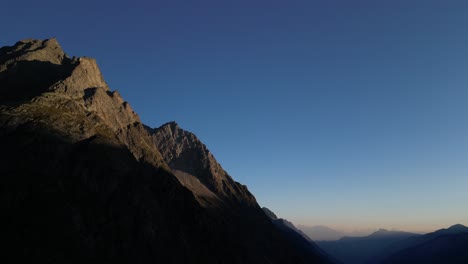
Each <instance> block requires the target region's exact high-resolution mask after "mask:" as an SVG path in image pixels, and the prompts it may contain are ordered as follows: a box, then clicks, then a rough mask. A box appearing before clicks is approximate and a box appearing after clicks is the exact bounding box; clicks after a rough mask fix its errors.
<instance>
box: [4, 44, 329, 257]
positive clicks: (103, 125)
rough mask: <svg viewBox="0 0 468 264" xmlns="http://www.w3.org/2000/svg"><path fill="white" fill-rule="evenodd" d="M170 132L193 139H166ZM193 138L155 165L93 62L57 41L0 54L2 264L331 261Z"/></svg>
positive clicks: (154, 154)
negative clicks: (283, 224) (290, 234)
mask: <svg viewBox="0 0 468 264" xmlns="http://www.w3.org/2000/svg"><path fill="white" fill-rule="evenodd" d="M163 127H164V126H163ZM169 130H170V131H171V133H173V134H177V133H179V134H180V135H181V138H182V139H184V138H190V137H192V136H190V135H193V134H190V133H189V132H183V133H182V132H181V131H179V130H178V129H172V127H167V128H165V129H163V130H161V131H167V132H169ZM177 131H178V132H177ZM161 135H164V133H162V134H161ZM193 137H194V136H193ZM193 137H192V139H191V140H192V141H187V144H182V145H180V144H179V143H178V141H177V140H178V138H179V137H175V138H176V139H177V140H175V141H174V143H171V141H170V140H168V141H166V142H165V143H164V142H162V141H156V142H159V143H162V144H163V145H158V147H161V152H162V153H163V155H161V152H160V151H159V150H158V147H157V144H156V143H155V138H154V137H153V136H151V135H150V134H149V133H148V131H147V130H146V128H145V127H144V126H143V124H142V123H141V121H140V119H139V117H138V115H137V114H136V113H135V112H134V111H133V110H132V108H131V107H130V105H129V104H128V103H127V102H125V101H124V100H123V99H122V97H121V96H120V95H119V93H118V92H116V91H111V90H110V89H109V87H108V86H107V84H106V82H105V81H104V79H103V77H102V75H101V73H100V71H99V68H98V66H97V64H96V62H95V60H94V59H91V58H85V57H83V58H69V57H68V56H67V55H66V54H65V53H64V52H63V50H62V49H61V47H60V45H59V44H58V42H57V41H56V40H55V39H49V40H24V41H20V42H17V43H16V44H15V45H14V46H11V47H3V48H1V49H0V145H1V146H2V152H3V154H2V159H1V160H0V171H1V172H2V173H1V177H2V182H3V184H2V186H1V187H0V188H1V193H0V209H1V210H2V212H3V217H2V219H1V220H0V221H1V222H0V231H1V233H2V238H1V242H3V243H2V244H3V245H6V247H4V248H3V249H2V251H1V253H0V255H1V257H2V259H4V260H5V262H7V263H27V262H46V263H155V262H156V263H323V262H326V261H327V260H324V259H323V258H322V256H321V255H319V254H314V253H313V252H309V251H304V250H302V249H301V248H298V247H296V246H295V245H294V244H291V243H290V242H289V240H288V239H287V238H286V237H285V236H284V235H283V234H282V232H281V231H280V230H279V229H278V228H277V227H276V226H275V225H274V224H272V223H271V222H270V220H269V219H268V218H267V217H266V216H265V215H264V213H263V211H262V210H261V209H260V208H259V206H258V204H257V203H256V202H255V198H254V197H253V196H252V195H251V194H250V193H249V192H248V190H247V188H246V187H245V186H242V185H240V184H238V183H236V182H234V181H233V180H232V178H231V177H229V176H228V175H227V173H225V172H224V170H222V168H221V167H220V166H219V164H217V163H216V162H215V160H214V158H212V156H210V155H208V154H206V153H207V152H205V149H206V148H205V149H203V147H204V145H202V144H201V142H199V141H197V140H195V139H193ZM169 139H170V138H169ZM176 143H177V144H176ZM165 144H166V145H165ZM181 146H182V147H181ZM200 149H202V150H203V151H200ZM168 153H173V154H174V157H175V158H170V159H168V157H170V156H169V154H168ZM177 155H179V156H177ZM186 155H187V156H186ZM185 157H187V158H185ZM184 162H187V164H184ZM182 183H183V184H182ZM199 196H203V197H208V198H206V199H208V200H210V201H215V200H221V201H222V202H221V203H215V202H213V203H212V204H207V203H206V202H205V201H204V200H202V199H200V198H199ZM213 204H216V206H211V205H213ZM232 204H235V206H233V205H232Z"/></svg>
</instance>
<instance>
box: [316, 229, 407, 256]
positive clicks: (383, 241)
mask: <svg viewBox="0 0 468 264" xmlns="http://www.w3.org/2000/svg"><path fill="white" fill-rule="evenodd" d="M414 235H416V234H413V233H408V232H402V231H388V230H385V229H380V230H378V231H376V232H374V233H372V234H370V235H368V236H364V237H343V238H341V239H339V240H336V241H315V242H316V243H317V245H318V246H319V247H320V248H322V249H323V250H324V251H325V252H327V253H328V254H329V255H331V256H333V257H335V258H336V259H338V260H339V261H341V262H342V263H345V264H360V263H369V262H372V259H373V258H374V257H375V256H376V255H378V254H381V252H382V251H383V250H384V249H385V248H386V247H388V246H389V245H391V244H392V243H395V242H398V241H401V240H404V239H406V238H408V237H411V236H414Z"/></svg>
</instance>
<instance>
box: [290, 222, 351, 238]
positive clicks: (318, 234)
mask: <svg viewBox="0 0 468 264" xmlns="http://www.w3.org/2000/svg"><path fill="white" fill-rule="evenodd" d="M298 227H299V229H300V230H302V231H303V232H304V233H306V234H307V236H308V237H310V238H311V239H312V240H338V239H340V238H342V237H343V236H345V233H343V232H341V231H338V230H335V229H333V228H330V227H328V226H323V225H316V226H304V225H299V226H298Z"/></svg>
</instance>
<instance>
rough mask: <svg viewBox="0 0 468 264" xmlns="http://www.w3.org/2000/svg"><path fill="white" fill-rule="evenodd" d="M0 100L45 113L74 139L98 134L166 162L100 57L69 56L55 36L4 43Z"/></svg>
mask: <svg viewBox="0 0 468 264" xmlns="http://www.w3.org/2000/svg"><path fill="white" fill-rule="evenodd" d="M0 103H1V104H3V105H5V106H8V107H10V111H11V114H12V115H13V116H16V117H18V119H21V120H23V121H24V120H26V119H25V118H23V117H24V116H25V115H26V116H27V117H28V118H30V119H33V118H46V119H47V121H46V120H45V121H44V122H47V123H48V124H49V126H51V127H54V128H55V129H56V130H57V131H60V132H61V133H62V134H64V136H66V137H68V138H70V139H71V140H83V139H85V138H89V137H91V136H94V135H97V134H99V135H101V136H104V137H107V138H109V139H112V140H116V141H117V142H119V143H120V144H124V145H126V146H127V147H128V148H129V149H130V150H131V151H132V153H133V154H134V155H135V158H137V159H145V160H146V161H147V162H149V163H152V164H157V165H158V166H166V165H165V163H164V161H163V159H162V157H161V155H160V154H159V152H158V150H157V149H156V147H155V146H154V144H153V142H152V139H151V137H150V136H149V134H148V133H147V131H146V130H145V129H144V127H143V125H142V124H141V121H140V118H139V117H138V115H137V114H136V113H135V112H134V111H133V109H132V108H131V106H130V105H129V104H128V103H127V102H125V101H124V100H123V99H122V97H121V96H120V94H119V93H118V92H117V91H111V90H110V88H109V87H108V85H107V83H106V82H105V80H104V78H103V76H102V73H101V71H100V69H99V67H98V65H97V63H96V60H95V59H92V58H87V57H79V58H75V57H73V58H69V57H68V56H66V55H65V53H64V52H63V50H62V48H61V47H60V44H59V43H58V42H57V40H56V39H54V38H52V39H47V40H32V39H28V40H23V41H19V42H17V43H16V44H15V45H14V46H11V47H4V48H1V49H0ZM44 109H47V110H46V111H45V110H44ZM52 114H53V117H52ZM65 118H67V121H68V122H64V119H65ZM49 119H51V120H49ZM90 120H92V121H90ZM72 123H77V124H79V125H78V126H76V127H73V126H70V125H69V124H72ZM18 125H19V124H18ZM65 127H67V128H66V129H65Z"/></svg>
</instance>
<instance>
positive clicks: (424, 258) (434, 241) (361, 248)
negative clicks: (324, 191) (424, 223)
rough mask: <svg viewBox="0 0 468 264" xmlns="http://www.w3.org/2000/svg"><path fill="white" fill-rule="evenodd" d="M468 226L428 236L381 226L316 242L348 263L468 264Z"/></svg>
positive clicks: (460, 226) (455, 227) (441, 230)
mask: <svg viewBox="0 0 468 264" xmlns="http://www.w3.org/2000/svg"><path fill="white" fill-rule="evenodd" d="M467 238H468V228H467V227H465V226H463V225H459V224H458V225H454V226H452V227H450V228H447V229H440V230H437V231H435V232H432V233H428V234H425V235H419V234H414V233H409V232H402V231H388V230H385V229H381V230H379V231H377V232H374V233H373V234H371V235H369V236H364V237H343V238H341V239H339V240H336V241H316V243H317V245H318V246H319V247H321V248H322V249H323V250H324V251H325V252H327V253H328V254H329V255H331V256H333V257H335V258H336V259H337V260H338V261H340V262H342V263H344V264H379V263H385V264H391V263H440V264H443V263H468V240H467Z"/></svg>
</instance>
